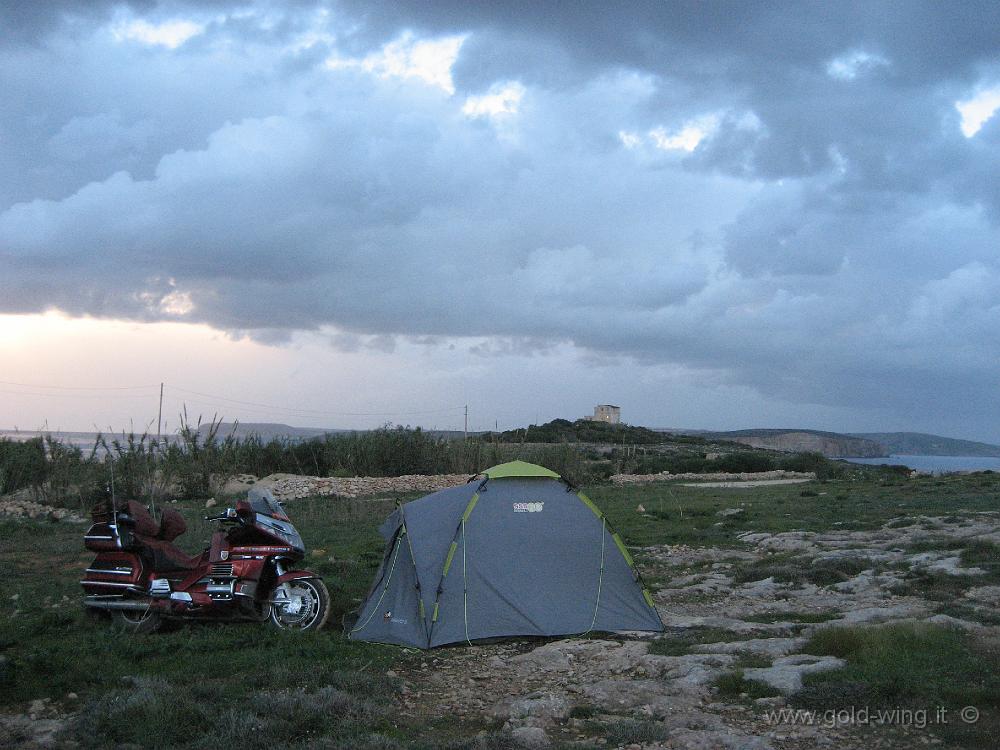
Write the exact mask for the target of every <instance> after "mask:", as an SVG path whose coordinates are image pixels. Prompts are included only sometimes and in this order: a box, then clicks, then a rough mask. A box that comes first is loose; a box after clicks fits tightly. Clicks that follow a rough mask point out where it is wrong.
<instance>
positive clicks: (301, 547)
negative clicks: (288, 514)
mask: <svg viewBox="0 0 1000 750" xmlns="http://www.w3.org/2000/svg"><path fill="white" fill-rule="evenodd" d="M256 523H257V528H258V529H260V530H261V531H263V532H264V533H266V534H270V535H271V536H274V537H277V538H278V539H280V540H281V541H283V542H284V543H285V544H287V545H288V546H290V547H293V548H294V549H296V550H297V551H298V552H301V553H305V551H306V546H305V544H304V543H303V542H302V537H301V536H299V532H298V531H297V530H296V528H295V527H294V526H292V524H291V523H289V522H288V521H279V520H278V519H275V518H271V517H270V516H266V515H264V514H263V513H258V514H257V517H256Z"/></svg>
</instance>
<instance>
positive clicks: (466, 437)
mask: <svg viewBox="0 0 1000 750" xmlns="http://www.w3.org/2000/svg"><path fill="white" fill-rule="evenodd" d="M464 439H465V440H468V439H469V405H468V404H466V405H465V437H464Z"/></svg>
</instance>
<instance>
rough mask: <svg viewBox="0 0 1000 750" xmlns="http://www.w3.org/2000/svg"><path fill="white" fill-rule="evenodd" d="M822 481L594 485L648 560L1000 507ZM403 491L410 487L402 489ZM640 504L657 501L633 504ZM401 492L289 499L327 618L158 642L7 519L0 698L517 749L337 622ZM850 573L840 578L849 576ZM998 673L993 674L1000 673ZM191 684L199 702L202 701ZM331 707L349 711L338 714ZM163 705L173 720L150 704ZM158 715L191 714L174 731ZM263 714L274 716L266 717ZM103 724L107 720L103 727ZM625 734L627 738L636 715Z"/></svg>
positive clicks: (245, 726)
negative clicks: (100, 609) (99, 606)
mask: <svg viewBox="0 0 1000 750" xmlns="http://www.w3.org/2000/svg"><path fill="white" fill-rule="evenodd" d="M987 480H988V485H986V486H984V485H983V482H984V481H987ZM814 486H815V487H816V488H817V491H818V492H820V493H826V494H820V495H818V496H817V497H800V496H799V492H800V491H801V485H800V486H798V487H796V486H781V485H778V486H770V487H759V488H755V489H752V490H741V491H738V492H734V491H728V490H725V489H709V488H687V487H677V486H670V485H649V486H643V487H629V488H619V487H613V486H608V485H596V486H593V487H588V488H586V491H587V494H588V495H589V496H590V497H591V498H592V499H593V500H594V501H595V502H596V503H597V504H598V505H599V506H600V507H601V508H602V509H603V510H604V511H605V512H606V513H607V515H608V517H609V520H610V521H611V523H612V524H613V525H614V526H615V527H616V529H617V530H618V531H619V532H620V533H621V534H622V536H623V538H624V539H625V541H626V543H627V544H628V545H629V546H630V547H632V548H633V550H634V551H635V553H636V558H637V560H638V563H639V566H640V569H642V570H644V571H645V570H648V569H649V565H648V558H646V557H645V556H644V555H643V552H642V550H641V549H636V548H641V547H644V546H648V545H663V544H684V545H689V546H692V547H697V546H708V545H712V546H719V547H728V548H736V547H739V546H741V544H742V543H741V542H739V540H738V539H736V534H738V533H739V532H741V531H751V530H752V531H764V532H771V533H777V532H782V531H789V530H793V529H801V530H807V531H823V530H827V529H833V528H838V529H848V528H858V529H870V528H878V527H879V526H881V525H882V524H884V523H886V522H888V521H890V520H892V519H894V518H896V519H898V518H900V516H901V515H905V516H908V517H916V516H943V515H947V514H956V515H961V514H963V513H965V512H970V511H973V512H974V511H979V510H995V499H994V498H995V497H996V494H997V490H1000V476H997V475H993V476H991V477H976V476H963V477H948V478H945V479H942V480H937V479H935V480H934V481H929V480H926V479H913V480H905V481H902V482H901V483H898V484H892V483H890V484H885V483H882V482H874V481H863V482H847V481H840V480H838V481H834V482H829V483H817V484H816V485H814ZM407 497H413V495H410V496H402V497H401V499H403V500H405V499H407ZM640 503H641V504H643V505H644V506H645V508H646V509H647V510H649V511H656V513H655V514H652V513H650V514H649V515H648V516H643V515H641V514H640V513H638V512H636V506H637V505H638V504H640ZM394 504H395V501H394V500H385V501H379V502H373V501H370V500H357V501H331V500H329V499H311V500H302V501H296V502H295V503H294V504H290V505H289V514H290V515H291V517H292V520H293V521H294V522H295V524H296V526H297V527H298V528H299V530H300V531H301V532H302V534H303V537H304V538H305V541H306V545H307V547H308V549H310V550H311V553H310V556H309V557H307V559H306V561H305V562H304V565H305V566H307V567H309V568H312V569H314V570H316V572H318V573H319V574H321V575H322V576H323V577H324V579H325V580H326V581H327V583H328V585H329V587H330V590H331V595H332V609H333V611H332V614H331V619H330V626H329V628H328V629H327V630H325V631H322V632H320V633H315V634H303V635H293V634H285V633H281V632H277V631H272V630H269V629H267V628H264V627H261V626H254V625H245V626H244V625H222V626H213V625H196V626H191V627H184V628H181V629H179V630H176V631H174V632H170V633H164V634H157V635H153V636H145V637H143V636H131V637H126V636H124V635H122V634H117V635H116V634H113V633H112V632H110V630H109V628H108V626H107V624H106V623H105V622H104V621H102V620H92V619H90V618H89V617H86V616H85V615H84V613H83V612H82V608H81V607H80V606H79V601H80V597H81V592H80V589H79V584H78V580H79V576H80V573H81V571H82V569H83V568H85V567H86V566H87V564H88V563H89V562H90V561H91V560H92V559H93V555H92V554H91V553H88V552H87V551H86V550H85V549H84V548H83V545H82V540H81V537H82V534H83V531H84V529H85V527H81V526H79V525H70V524H65V523H49V522H46V521H13V520H0V539H2V540H3V544H2V545H0V657H3V658H2V659H0V710H3V711H5V712H17V711H19V710H23V708H24V706H25V705H26V704H27V703H28V702H29V701H31V700H32V699H35V698H51V699H52V700H53V701H54V702H55V703H56V704H57V705H64V706H66V708H67V709H70V708H71V707H72V706H73V705H74V704H73V703H71V702H67V701H66V695H67V693H69V692H74V693H76V694H77V695H78V696H79V703H80V704H82V705H87V706H90V707H91V709H92V710H88V711H86V712H81V714H80V715H81V719H80V720H79V722H78V723H77V724H75V725H73V726H72V727H71V728H70V732H69V735H68V736H67V737H66V738H64V739H66V740H75V741H78V742H81V743H83V744H84V745H85V746H88V747H94V746H95V745H94V742H97V740H95V739H94V737H99V738H102V739H100V740H99V742H103V743H104V746H107V747H111V746H114V745H116V744H128V743H134V744H136V745H141V746H147V745H148V746H150V747H157V746H160V747H162V746H164V744H165V742H166V740H165V739H164V738H167V737H169V738H170V741H171V743H173V744H174V745H176V746H178V747H187V748H200V747H209V746H212V747H218V746H224V745H231V744H233V743H234V742H239V743H240V744H241V745H244V744H245V745H248V746H250V747H253V746H254V745H253V743H254V742H256V741H257V739H259V740H260V742H261V743H262V744H263V743H267V744H268V746H270V747H274V746H277V747H293V748H294V747H297V746H301V747H306V746H315V747H323V746H328V747H333V746H345V745H350V746H352V747H373V748H374V747H383V748H394V747H411V746H412V747H428V748H433V747H445V746H446V747H452V748H455V749H456V750H457V749H458V748H463V747H468V748H480V749H481V750H489V749H490V748H500V747H504V746H505V743H507V742H508V738H506V735H503V734H497V733H494V734H489V733H487V734H486V735H484V736H482V737H481V738H479V739H475V736H476V734H477V733H478V732H480V731H487V730H489V728H490V727H489V725H488V724H483V723H482V722H480V721H479V720H476V719H466V720H462V721H459V720H458V719H455V718H451V717H445V718H444V719H442V720H440V721H429V720H425V721H417V720H413V719H409V720H404V719H402V718H400V717H397V716H396V715H395V711H394V702H393V698H392V696H393V695H394V691H395V690H396V689H397V685H396V683H395V681H393V680H390V679H388V678H386V677H385V672H386V671H387V670H390V669H397V668H400V667H406V666H407V665H410V664H412V660H413V659H414V658H425V659H426V657H427V655H421V657H414V656H413V655H412V654H407V653H406V652H405V651H404V650H402V649H399V648H395V647H386V646H378V645H373V644H366V643H356V642H352V641H347V640H346V639H344V637H343V636H342V635H341V633H340V630H339V627H338V625H339V621H340V619H341V617H342V616H343V614H345V613H346V612H348V611H349V610H351V609H353V608H354V607H355V606H356V605H357V603H358V602H359V601H360V600H361V598H362V597H363V596H364V595H365V592H366V591H367V589H368V586H369V585H370V583H371V578H372V575H373V573H374V570H375V568H376V567H377V565H378V562H379V560H380V557H381V553H382V539H381V537H380V536H379V534H378V531H377V529H378V525H379V524H380V523H381V521H382V520H383V519H384V518H385V516H386V515H387V514H388V513H389V512H391V510H392V508H393V506H394ZM173 507H176V508H178V509H179V510H181V511H182V513H183V514H184V516H185V518H186V519H187V521H188V524H189V531H188V533H187V534H185V535H184V536H183V537H181V539H180V540H179V541H180V542H181V544H182V546H183V547H184V548H185V549H186V550H187V551H188V552H195V551H198V550H200V549H201V548H202V546H203V545H204V544H206V543H207V542H208V539H209V536H210V533H211V531H212V530H213V528H214V527H213V525H211V524H208V523H206V522H204V521H201V520H199V519H200V518H201V516H203V515H204V513H205V511H204V508H203V507H202V505H201V504H198V503H196V502H194V501H180V502H178V503H177V505H176V506H173ZM730 507H742V508H744V512H743V513H741V514H738V515H735V516H731V517H728V518H726V520H725V522H724V524H723V525H722V526H716V525H715V523H716V522H718V521H719V520H720V518H719V517H718V516H717V515H716V514H717V512H718V511H719V510H722V509H725V508H730ZM969 549H970V551H969V552H968V559H969V560H970V561H974V562H975V563H976V564H977V565H981V566H982V567H984V569H987V570H991V571H992V570H993V568H990V567H989V565H990V564H991V562H992V561H994V560H995V554H996V550H995V548H993V547H986V546H982V545H973V546H971V547H970V548H969ZM768 560H769V561H770V563H771V564H781V565H786V566H794V565H798V563H795V562H794V555H790V556H787V557H782V556H778V555H774V556H771V557H769V558H768ZM837 570H838V571H839V573H841V574H844V575H847V574H848V572H849V571H848V570H845V569H843V568H838V569H837ZM762 577H766V576H762ZM977 578H978V579H979V580H982V579H983V578H987V577H986V576H980V577H977ZM15 597H16V598H15ZM777 614H780V615H781V616H782V617H784V616H785V615H786V613H777ZM787 614H789V618H788V619H793V618H792V617H791V614H794V615H795V619H796V620H797V621H799V622H805V621H807V620H804V619H802V615H803V613H787ZM824 632H825V631H824ZM741 638H742V636H740V635H734V634H732V633H730V632H728V631H718V630H713V629H709V628H702V629H696V630H694V631H693V632H685V633H684V634H683V636H678V637H676V638H672V637H667V638H660V639H657V640H655V641H653V643H652V644H651V653H660V654H677V653H687V650H688V649H690V647H691V646H692V645H695V644H697V643H710V642H719V641H734V640H739V639H741ZM968 648H969V646H968V644H966V645H963V646H962V648H961V649H959V650H957V651H949V650H947V649H946V650H945V651H944V652H941V651H939V652H936V653H937V657H938V661H939V662H940V664H939V668H940V669H942V670H947V669H953V670H954V673H955V677H954V680H955V681H958V680H959V679H960V676H963V677H964V675H965V674H966V670H967V669H971V670H972V671H968V672H967V674H969V675H978V674H981V673H982V670H983V665H986V664H995V662H989V661H985V660H984V661H982V662H974V663H971V664H970V662H969V660H968V658H966V656H963V654H967V653H968V651H967V649H968ZM963 649H965V650H963ZM811 653H815V652H811ZM976 653H978V652H976ZM448 654H449V651H448V649H442V650H439V651H436V652H434V658H448ZM418 663H419V662H418ZM990 669H992V670H993V671H992V672H991V674H1000V670H997V669H995V668H994V667H990ZM865 675H868V673H865ZM733 679H735V678H733ZM852 679H853V680H854V681H855V682H858V681H860V682H861V684H862V686H863V687H864V686H867V685H869V684H871V685H873V686H878V685H882V684H884V683H885V680H883V679H882V678H880V677H879V674H878V670H874V671H872V672H871V673H870V676H862V677H859V676H857V675H856V676H855V677H854V678H852ZM984 679H986V678H984ZM990 679H992V678H990ZM911 682H912V681H911ZM984 684H985V683H984ZM989 684H992V683H989ZM751 687H752V688H753V690H748V689H746V686H742V687H740V689H739V690H738V692H737V693H736V694H737V695H738V694H739V693H741V692H748V693H753V692H754V691H756V690H758V689H759V688H756V687H754V686H751ZM987 687H988V685H987ZM866 689H867V688H866ZM963 689H971V688H963ZM984 689H985V688H984ZM989 689H990V690H992V689H993V688H989ZM191 696H195V697H196V698H197V701H196V702H195V703H192V701H194V700H195V698H193V697H191ZM262 696H263V697H262ZM130 701H132V702H131V703H130ZM272 705H277V706H281V708H280V711H283V712H286V713H288V714H289V715H293V714H294V715H295V716H298V717H299V719H300V720H297V721H296V722H295V723H296V725H297V726H298V727H299V728H298V729H294V728H293V727H292V726H291V723H286V722H283V721H282V720H280V718H278V719H276V718H274V716H273V714H272V713H269V711H270V708H269V707H270V706H272ZM963 705H964V704H963ZM123 706H129V707H130V709H131V710H132V711H133V712H134V713H136V715H139V714H141V716H143V717H144V718H143V719H142V720H137V721H131V722H129V721H117V719H116V717H118V716H120V715H124V714H122V713H119V712H120V711H124V709H123V708H122V707H123ZM331 706H339V708H338V709H337V710H327V709H328V708H329V707H331ZM160 713H162V715H163V716H165V717H166V718H164V719H162V720H161V719H157V718H155V717H154V716H153V714H156V715H160ZM319 714H322V716H319ZM146 717H148V720H147V718H146ZM190 717H199V718H197V720H195V719H191V718H190ZM581 718H582V717H581ZM161 721H162V722H164V723H169V722H170V721H173V722H174V723H175V724H176V725H178V726H176V727H170V726H164V725H162V724H161V723H159V722H161ZM88 722H89V723H88ZM95 722H97V724H95ZM101 722H104V723H101ZM110 723H116V728H114V729H110V728H107V727H108V726H110ZM265 723H266V724H268V727H267V728H261V725H262V724H265ZM640 723H641V722H640ZM182 725H191V726H195V727H197V728H198V732H199V733H198V734H197V735H195V734H187V733H186V732H187V731H188V730H186V729H184V728H183V726H182ZM95 726H99V727H102V728H101V729H100V730H99V734H96V735H95V734H94V732H95V731H98V730H95V729H94V727H95ZM629 726H631V725H629ZM621 729H622V733H623V736H624V734H625V727H624V726H623V727H622V728H621ZM303 732H309V733H308V734H304V733H303ZM108 733H110V734H108ZM178 733H179V734H178ZM636 733H637V734H641V727H636ZM88 743H89V744H88Z"/></svg>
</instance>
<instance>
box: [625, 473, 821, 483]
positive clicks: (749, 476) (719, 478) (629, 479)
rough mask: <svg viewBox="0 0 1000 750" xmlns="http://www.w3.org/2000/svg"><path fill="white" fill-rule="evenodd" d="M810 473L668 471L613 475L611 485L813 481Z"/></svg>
mask: <svg viewBox="0 0 1000 750" xmlns="http://www.w3.org/2000/svg"><path fill="white" fill-rule="evenodd" d="M815 478H816V474H815V473H814V472H811V471H783V470H780V469H779V470H777V471H743V472H739V473H737V474H731V473H726V472H716V473H714V474H692V473H686V474H671V473H670V472H669V471H664V472H661V473H660V474H614V475H612V477H611V482H612V484H617V485H619V486H621V485H625V484H649V483H650V482H671V481H674V480H684V481H705V482H750V481H762V480H764V481H768V480H772V479H815Z"/></svg>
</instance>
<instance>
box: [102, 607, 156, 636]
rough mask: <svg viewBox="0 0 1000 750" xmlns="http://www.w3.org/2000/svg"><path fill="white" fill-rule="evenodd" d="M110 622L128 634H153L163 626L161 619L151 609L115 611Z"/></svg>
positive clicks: (112, 612)
mask: <svg viewBox="0 0 1000 750" xmlns="http://www.w3.org/2000/svg"><path fill="white" fill-rule="evenodd" d="M111 622H112V623H113V624H114V626H115V627H116V628H118V629H120V630H124V631H126V632H128V633H155V632H156V631H157V630H159V629H160V628H161V627H162V626H163V618H162V617H161V616H160V613H159V612H157V611H156V610H153V609H115V610H112V611H111Z"/></svg>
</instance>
